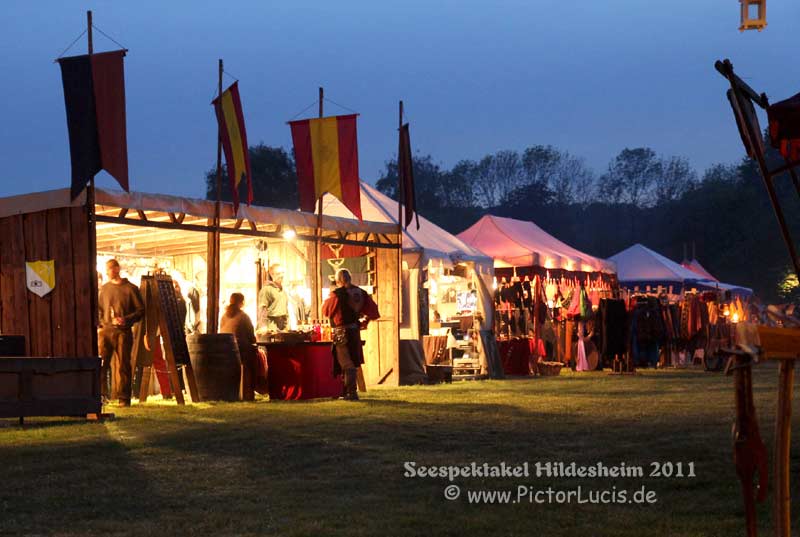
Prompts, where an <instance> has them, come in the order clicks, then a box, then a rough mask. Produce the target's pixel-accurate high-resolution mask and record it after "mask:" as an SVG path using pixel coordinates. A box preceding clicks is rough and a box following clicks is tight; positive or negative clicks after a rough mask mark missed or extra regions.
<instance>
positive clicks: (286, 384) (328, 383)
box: [258, 342, 342, 400]
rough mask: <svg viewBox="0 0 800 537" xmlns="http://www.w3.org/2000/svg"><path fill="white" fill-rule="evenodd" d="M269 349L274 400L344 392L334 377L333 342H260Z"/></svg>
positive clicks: (332, 394) (268, 364)
mask: <svg viewBox="0 0 800 537" xmlns="http://www.w3.org/2000/svg"><path fill="white" fill-rule="evenodd" d="M258 345H259V346H260V347H264V348H266V350H267V368H268V373H267V382H268V384H269V398H270V399H280V400H289V399H315V398H319V397H339V396H340V395H342V379H341V378H340V377H334V376H333V356H332V354H331V343H330V342H317V343H258Z"/></svg>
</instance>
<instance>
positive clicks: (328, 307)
mask: <svg viewBox="0 0 800 537" xmlns="http://www.w3.org/2000/svg"><path fill="white" fill-rule="evenodd" d="M322 315H324V316H325V317H327V318H329V319H330V321H331V328H333V358H334V360H333V374H334V375H337V374H339V372H340V371H344V388H345V393H344V399H346V400H348V401H358V388H357V386H356V382H357V380H356V379H357V375H358V367H359V366H360V365H361V364H363V363H364V350H363V349H362V347H361V334H360V331H361V330H364V329H365V328H366V327H367V324H369V322H370V321H373V320H375V319H377V318H379V317H380V313H378V305H377V304H375V301H374V300H372V297H371V296H369V294H367V292H366V291H364V290H363V289H361V288H360V287H356V286H355V285H353V284H352V277H351V276H350V271H349V270H347V269H340V270H339V271H337V272H336V289H334V291H333V292H332V293H331V295H330V296H329V297H328V299H327V300H325V303H324V304H322Z"/></svg>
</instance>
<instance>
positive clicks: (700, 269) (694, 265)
mask: <svg viewBox="0 0 800 537" xmlns="http://www.w3.org/2000/svg"><path fill="white" fill-rule="evenodd" d="M681 266H682V267H684V268H687V269H689V270H691V271H692V272H694V273H696V274H698V275H699V276H701V277H702V278H704V279H706V280H711V281H715V282H718V281H719V280H718V279H717V278H715V277H714V276H712V275H711V273H710V272H708V271H707V270H706V269H705V267H704V266H703V265H701V264H700V261H698V260H697V259H692V260H691V261H684V262H683V263H681Z"/></svg>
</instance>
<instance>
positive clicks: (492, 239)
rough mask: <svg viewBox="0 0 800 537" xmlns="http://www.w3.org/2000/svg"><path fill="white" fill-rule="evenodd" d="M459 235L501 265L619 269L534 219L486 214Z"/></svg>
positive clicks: (565, 268)
mask: <svg viewBox="0 0 800 537" xmlns="http://www.w3.org/2000/svg"><path fill="white" fill-rule="evenodd" d="M458 238H459V239H461V240H463V241H464V242H465V243H467V244H469V245H470V246H473V247H475V248H477V249H478V250H480V251H482V252H484V253H485V254H487V255H490V256H492V257H493V258H494V259H495V264H496V265H497V266H502V264H505V265H506V266H514V267H530V266H539V267H545V268H548V269H564V270H569V271H582V272H606V273H611V274H613V273H615V272H616V268H615V267H614V263H613V262H609V261H607V260H605V259H600V258H598V257H594V256H591V255H588V254H585V253H583V252H581V251H579V250H576V249H575V248H573V247H572V246H569V245H568V244H565V243H563V242H561V241H560V240H558V239H556V238H555V237H553V236H552V235H550V234H549V233H547V232H546V231H544V230H543V229H542V228H540V227H539V226H537V225H536V224H534V223H533V222H526V221H523V220H514V219H513V218H503V217H500V216H492V215H485V216H483V217H482V218H481V219H480V220H478V221H477V222H475V223H474V224H473V225H472V226H471V227H470V228H469V229H467V230H465V231H462V232H461V233H459V234H458Z"/></svg>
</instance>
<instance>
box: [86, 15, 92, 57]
mask: <svg viewBox="0 0 800 537" xmlns="http://www.w3.org/2000/svg"><path fill="white" fill-rule="evenodd" d="M86 35H87V37H88V39H89V54H90V55H91V54H94V41H93V40H92V12H91V10H89V11H87V12H86Z"/></svg>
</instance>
